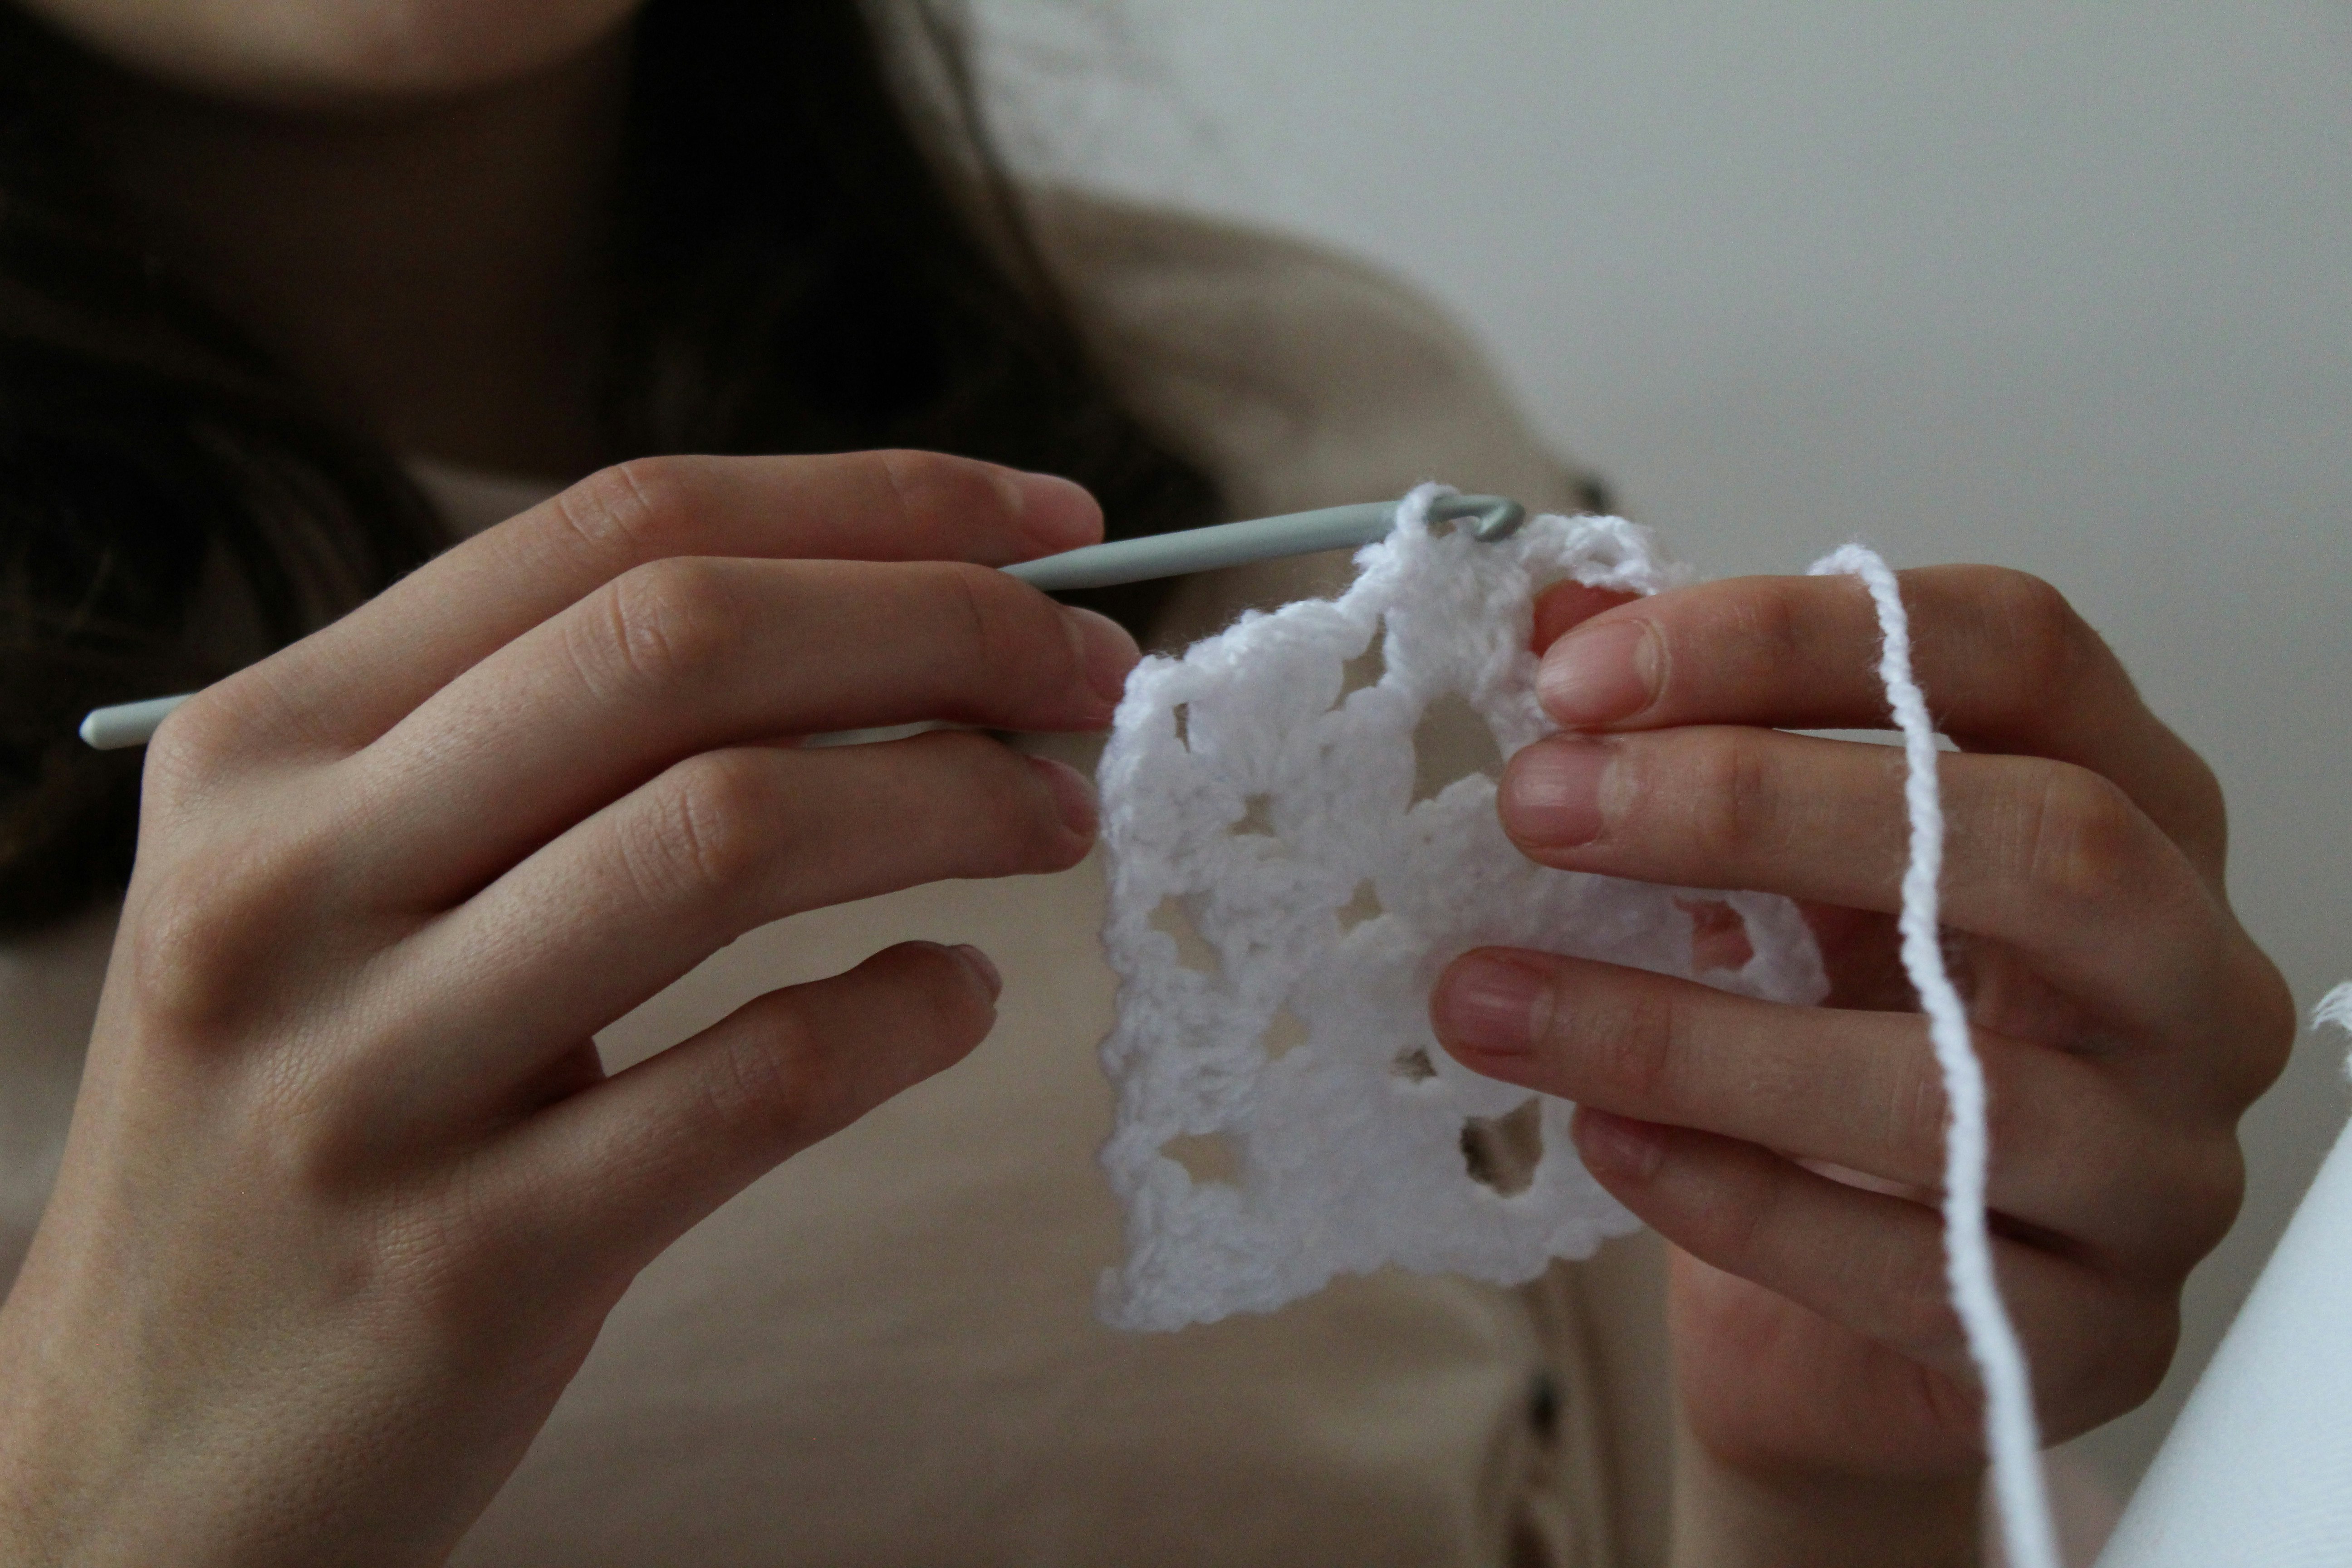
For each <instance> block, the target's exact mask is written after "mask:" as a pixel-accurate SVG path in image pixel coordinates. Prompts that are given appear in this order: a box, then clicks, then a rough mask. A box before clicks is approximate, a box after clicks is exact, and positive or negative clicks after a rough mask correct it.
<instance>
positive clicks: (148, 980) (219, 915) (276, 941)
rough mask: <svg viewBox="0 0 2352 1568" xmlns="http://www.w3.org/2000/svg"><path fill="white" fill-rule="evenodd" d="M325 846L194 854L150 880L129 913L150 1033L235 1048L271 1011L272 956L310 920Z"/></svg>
mask: <svg viewBox="0 0 2352 1568" xmlns="http://www.w3.org/2000/svg"><path fill="white" fill-rule="evenodd" d="M317 854H318V850H317V847H316V846H315V844H313V843H311V842H308V841H305V840H302V839H299V838H297V839H294V840H292V841H290V842H285V841H281V842H278V843H274V844H260V845H257V844H252V843H226V844H219V845H215V846H209V847H202V848H198V849H195V850H193V851H189V852H184V853H183V854H181V855H179V856H178V857H176V858H175V859H174V860H173V864H172V865H171V866H170V868H168V869H165V870H162V871H159V872H157V873H156V874H155V875H154V877H153V878H152V880H145V881H144V885H143V886H142V888H141V889H140V890H139V893H138V896H137V897H136V899H135V900H134V901H133V903H132V905H131V908H130V909H129V910H127V911H126V914H125V921H126V923H127V925H128V928H129V929H128V930H127V931H126V932H125V935H124V941H123V953H122V962H123V966H124V973H125V979H126V981H127V983H128V984H129V986H130V990H131V998H132V1000H133V1003H134V1005H135V1006H136V1010H137V1012H138V1013H139V1015H140V1016H141V1017H142V1019H143V1020H144V1021H145V1023H146V1025H147V1026H149V1028H151V1029H152V1030H156V1031H160V1032H161V1034H162V1035H163V1036H164V1037H169V1038H172V1039H175V1040H179V1041H182V1042H184V1043H188V1044H192V1045H205V1044H207V1043H213V1042H219V1041H225V1040H226V1039H228V1038H231V1037H234V1036H235V1035H236V1033H237V1032H238V1026H239V1025H240V1023H241V1022H242V1021H243V1020H245V1019H246V1018H247V1017H249V1016H252V1015H253V1014H254V1013H255V1012H256V1011H257V1010H258V1009H260V1008H261V1007H263V1006H264V1005H266V1001H265V997H266V994H267V992H268V984H267V981H268V976H269V974H270V973H271V971H272V969H273V967H274V965H273V963H272V956H273V955H276V956H277V957H278V958H279V959H281V960H282V958H283V954H284V948H285V944H286V942H287V940H288V938H289V933H291V932H293V931H296V930H298V928H299V927H301V926H302V925H304V924H306V923H308V918H307V917H308V915H309V913H310V910H312V909H313V907H314V905H315V903H316V889H317V886H318V883H319V880H320V878H319V875H318V870H317V868H315V866H313V865H311V864H310V862H311V861H313V860H314V859H315V858H316V857H317Z"/></svg>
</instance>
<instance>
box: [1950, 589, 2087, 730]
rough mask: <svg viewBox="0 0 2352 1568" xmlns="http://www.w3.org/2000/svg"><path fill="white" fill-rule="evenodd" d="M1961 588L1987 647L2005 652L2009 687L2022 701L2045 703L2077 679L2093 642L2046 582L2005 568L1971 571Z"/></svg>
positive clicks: (2069, 606) (2071, 609)
mask: <svg viewBox="0 0 2352 1568" xmlns="http://www.w3.org/2000/svg"><path fill="white" fill-rule="evenodd" d="M1970 573H1971V580H1970V581H1969V583H1968V584H1966V592H1967V595H1968V597H1969V602H1971V603H1973V604H1974V605H1977V606H1978V610H1979V614H1980V615H1981V616H1982V617H1983V620H1984V624H1985V626H1986V629H1987V631H1988V633H1989V634H1990V639H1989V640H1990V646H1991V647H2002V648H2006V649H2008V650H2009V661H2010V668H2011V683H2012V688H2013V690H2014V691H2015V693H2016V695H2017V696H2018V697H2019V698H2020V699H2022V700H2037V701H2039V700H2047V699H2048V696H2049V694H2050V693H2051V692H2053V691H2056V690H2060V689H2063V688H2064V687H2066V686H2067V685H2069V684H2071V683H2072V682H2073V681H2074V679H2076V678H2077V677H2078V676H2079V674H2080V673H2081V671H2082V669H2083V667H2084V663H2085V662H2086V659H2087V657H2088V655H2089V654H2090V653H2091V651H2092V649H2093V647H2094V646H2095V636H2094V634H2093V633H2092V631H2091V628H2090V626H2089V624H2088V623H2086V622H2085V621H2084V619H2083V617H2082V616H2080V615H2078V614H2076V613H2075V610H2074V605H2072V604H2070V603H2068V602H2067V599H2066V595H2063V594H2062V593H2060V592H2059V591H2058V590H2057V589H2056V588H2055V587H2053V585H2052V584H2050V583H2049V582H2047V581H2046V580H2044V579H2042V578H2040V577H2037V576H2035V575H2033V574H2032V573H2030V572H2020V571H2017V570H2015V569H2014V568H2012V567H2007V566H1981V567H1975V568H1971V569H1970Z"/></svg>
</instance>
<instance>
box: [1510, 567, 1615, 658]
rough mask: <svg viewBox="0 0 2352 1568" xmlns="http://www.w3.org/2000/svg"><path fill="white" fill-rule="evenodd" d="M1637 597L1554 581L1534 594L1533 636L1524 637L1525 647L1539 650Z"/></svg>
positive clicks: (1605, 589)
mask: <svg viewBox="0 0 2352 1568" xmlns="http://www.w3.org/2000/svg"><path fill="white" fill-rule="evenodd" d="M1640 597H1641V595H1638V594H1628V593H1624V592H1622V590H1619V589H1615V588H1591V587H1587V586H1586V585H1585V584H1582V583H1555V584H1552V585H1551V586H1550V587H1549V588H1546V589H1545V590H1544V591H1543V592H1542V593H1541V594H1538V595H1536V605H1535V615H1534V622H1535V635H1534V636H1533V637H1529V638H1528V646H1529V647H1531V648H1533V649H1534V650H1535V651H1536V652H1537V653H1541V652H1543V651H1544V649H1546V648H1548V647H1551V645H1552V644H1554V643H1556V642H1558V641H1559V639H1560V638H1561V637H1566V636H1567V635H1568V634H1569V633H1570V632H1572V631H1574V630H1575V629H1576V628H1577V627H1578V626H1582V625H1583V624H1584V623H1585V622H1587V621H1589V620H1591V618H1592V617H1593V616H1597V615H1600V614H1601V612H1602V611H1604V610H1613V609H1615V608H1616V607H1617V606H1618V605H1630V604H1632V603H1633V601H1634V600H1635V599H1637V598H1640Z"/></svg>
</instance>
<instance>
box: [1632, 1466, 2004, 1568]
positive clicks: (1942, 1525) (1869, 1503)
mask: <svg viewBox="0 0 2352 1568" xmlns="http://www.w3.org/2000/svg"><path fill="white" fill-rule="evenodd" d="M1980 1491H1981V1480H1980V1478H1979V1476H1977V1475H1975V1474H1969V1475H1965V1476H1948V1477H1932V1478H1924V1479H1923V1478H1917V1477H1885V1476H1870V1475H1853V1474H1832V1473H1824V1472H1817V1471H1795V1470H1790V1471H1767V1470H1758V1469H1752V1468H1739V1467H1735V1466H1732V1465H1728V1464H1726V1463H1724V1462H1722V1461H1721V1460H1718V1459H1717V1458H1715V1457H1714V1456H1712V1455H1710V1454H1708V1453H1707V1452H1706V1450H1705V1449H1703V1448H1701V1447H1698V1445H1697V1444H1696V1443H1693V1442H1691V1441H1689V1440H1688V1434H1687V1433H1685V1440H1684V1442H1683V1443H1682V1444H1681V1446H1680V1452H1679V1454H1678V1455H1677V1458H1676V1462H1675V1549H1674V1557H1673V1563H1674V1568H1880V1565H1882V1564H1885V1565H1889V1568H1891V1565H1894V1564H1901V1565H1903V1568H1981V1564H1982V1563H1983V1561H1984V1544H1983V1532H1982V1528H1981V1524H1980V1513H1979V1509H1980V1506H1981V1503H1980V1496H1979V1494H1980Z"/></svg>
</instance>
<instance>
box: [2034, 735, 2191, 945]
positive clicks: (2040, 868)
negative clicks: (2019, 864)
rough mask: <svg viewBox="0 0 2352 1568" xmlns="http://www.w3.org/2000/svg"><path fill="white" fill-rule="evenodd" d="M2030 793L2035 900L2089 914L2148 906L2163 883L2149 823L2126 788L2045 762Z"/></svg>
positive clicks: (2077, 769)
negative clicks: (2156, 873) (2153, 858)
mask: <svg viewBox="0 0 2352 1568" xmlns="http://www.w3.org/2000/svg"><path fill="white" fill-rule="evenodd" d="M2035 771H2036V772H2038V773H2040V775H2041V777H2040V780H2039V783H2038V784H2037V785H2032V786H2029V787H2028V788H2027V789H2026V790H2025V791H2024V792H2023V799H2022V800H2021V807H2020V809H2021V812H2022V814H2023V815H2024V817H2025V827H2024V831H2023V833H2022V834H2021V839H2022V842H2023V844H2024V846H2025V855H2024V868H2023V876H2022V880H2023V882H2024V883H2025V887H2026V890H2027V891H2028V892H2029V893H2030V894H2031V895H2032V897H2034V898H2035V899H2037V900H2041V901H2042V902H2043V903H2045V904H2047V905H2050V906H2052V907H2053V908H2055V909H2057V910H2062V911H2064V910H2074V911H2078V912H2080V913H2082V914H2083V915H2084V916H2086V917H2097V916H2101V915H2105V914H2111V913H2113V912H2114V911H2116V910H2119V909H2143V910H2144V909H2145V908H2147V903H2148V901H2149V900H2151V899H2153V898H2157V897H2160V896H2161V893H2162V891H2163V889H2161V888H2160V887H2159V886H2158V879H2157V878H2155V877H2153V876H2152V875H2151V872H2150V858H2149V856H2148V854H2147V849H2148V833H2149V828H2148V825H2147V821H2146V819H2145V818H2144V817H2142V816H2141V815H2140V811H2139V808H2138V807H2137V805H2133V804H2132V801H2131V798H2130V797H2129V796H2128V795H2125V794H2124V792H2123V791H2122V789H2120V788H2119V787H2118V786H2116V784H2113V783H2111V782H2110V781H2109V780H2107V779H2106V778H2105V777H2104V776H2102V775H2100V774H2098V773H2093V772H2092V771H2091V770H2089V769H2088V768H2082V767H2076V766H2074V765H2073V764H2071V763H2048V762H2043V763H2036V764H2035Z"/></svg>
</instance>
